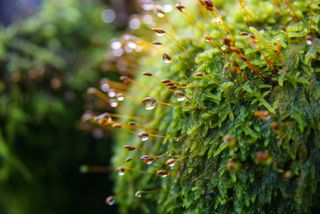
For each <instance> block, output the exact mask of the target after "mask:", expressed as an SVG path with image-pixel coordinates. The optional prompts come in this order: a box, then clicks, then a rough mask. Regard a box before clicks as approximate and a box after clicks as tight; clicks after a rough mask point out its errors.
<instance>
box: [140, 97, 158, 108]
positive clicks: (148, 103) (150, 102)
mask: <svg viewBox="0 0 320 214" xmlns="http://www.w3.org/2000/svg"><path fill="white" fill-rule="evenodd" d="M142 104H143V106H144V108H145V109H146V110H148V111H150V110H153V109H155V108H156V107H157V101H156V100H155V99H153V98H151V97H146V98H144V99H143V100H142Z"/></svg>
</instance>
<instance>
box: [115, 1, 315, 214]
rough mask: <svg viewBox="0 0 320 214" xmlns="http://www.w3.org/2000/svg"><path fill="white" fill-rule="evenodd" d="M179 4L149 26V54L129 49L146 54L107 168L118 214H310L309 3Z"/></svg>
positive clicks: (312, 154)
mask: <svg viewBox="0 0 320 214" xmlns="http://www.w3.org/2000/svg"><path fill="white" fill-rule="evenodd" d="M183 2H184V3H183V4H180V5H177V8H178V9H179V10H180V11H179V10H177V9H176V8H175V11H173V12H172V13H170V14H165V17H164V18H157V17H154V19H157V26H156V27H159V29H153V30H154V31H155V32H156V33H157V34H160V35H161V34H162V36H163V37H160V38H159V37H156V36H155V37H154V38H153V39H156V40H157V41H160V42H162V44H163V45H162V46H161V47H160V48H158V49H157V48H155V47H154V48H151V49H149V46H150V45H149V44H150V43H147V42H151V41H153V39H151V38H150V37H149V36H145V37H143V38H142V39H144V41H140V44H144V48H145V50H146V52H147V53H148V54H147V55H146V56H144V57H142V58H141V59H140V61H139V62H140V66H139V68H138V69H136V73H135V74H136V76H137V77H136V80H137V81H138V82H139V84H138V83H133V84H132V85H131V88H130V90H129V92H128V93H129V96H130V99H129V98H128V99H126V101H125V102H124V104H123V105H122V106H121V110H120V114H121V115H123V116H124V115H126V116H131V117H134V118H133V119H134V120H135V122H136V125H133V126H131V127H129V128H128V127H127V125H124V124H127V123H128V122H129V121H131V119H132V118H130V120H128V119H122V120H121V123H122V124H123V125H122V127H123V129H120V131H119V133H118V140H117V144H116V146H115V156H114V159H113V164H114V167H115V168H117V167H122V168H117V169H116V171H118V172H121V173H119V174H123V172H124V175H123V176H118V175H115V180H116V186H115V193H116V194H115V198H116V201H117V203H119V206H120V210H121V212H122V213H132V212H133V211H136V212H137V211H140V212H143V213H216V212H217V213H315V211H316V210H318V209H319V208H320V207H319V203H318V201H319V200H320V190H319V184H320V179H319V178H320V125H319V124H320V67H319V64H320V61H319V54H320V40H319V36H320V35H319V33H320V32H319V20H320V7H319V6H320V5H319V4H318V3H317V2H316V1H309V0H307V1H306V0H294V1H286V0H285V1H281V0H279V1H278V0H268V1H267V0H265V1H258V0H246V1H235V0H228V1H227V0H219V1H218V0H217V1H213V2H214V4H213V2H211V1H210V0H201V1H183ZM174 3H176V2H174ZM184 7H185V8H184ZM159 10H160V9H159ZM160 12H161V10H160ZM157 13H158V15H159V11H157ZM160 16H161V14H160ZM168 20H170V21H169V22H168ZM149 31H151V29H150V30H149ZM140 34H141V33H140ZM151 50H153V52H152V51H151ZM155 51H156V52H155ZM164 53H166V54H167V55H164V56H163V58H164V61H165V62H167V63H168V64H167V63H164V62H163V61H162V60H161V57H162V54H164ZM129 60H130V59H129ZM144 72H150V73H144ZM143 73H144V75H142V74H143ZM154 77H155V78H154ZM157 79H160V80H169V83H172V84H167V85H165V84H164V83H161V82H160V81H159V80H157ZM167 83H168V81H167ZM172 86H173V87H172ZM169 87H171V90H170V89H169ZM177 91H179V92H178V93H177ZM146 97H149V98H147V99H144V98H146ZM132 98H134V99H132ZM177 98H181V99H179V100H180V101H178V100H177ZM183 98H185V99H183ZM142 100H144V102H146V104H147V105H149V109H152V110H149V111H148V110H146V109H145V108H144V106H143V105H142ZM155 103H156V104H157V106H155ZM169 105H171V106H169ZM172 105H176V106H172ZM153 107H154V108H153ZM145 118H147V121H146V120H143V119H145ZM127 129H130V130H131V131H128V130H127ZM132 130H134V131H133V132H132ZM141 131H143V132H146V133H147V134H146V133H144V134H142V135H143V136H144V137H145V139H146V138H148V140H146V141H144V140H145V139H143V140H141V139H139V137H138V133H139V132H140V136H141ZM125 145H129V146H132V147H133V148H132V149H131V151H126V149H124V148H123V147H124V146H125ZM126 148H127V150H129V149H128V147H126ZM142 155H150V156H148V157H145V156H144V157H142ZM128 157H130V158H132V159H131V161H128V160H127V161H125V160H126V158H128ZM140 159H142V160H140ZM168 159H173V160H170V161H171V163H168V162H167V161H168ZM146 162H148V163H150V162H152V163H151V164H146ZM173 163H175V166H174V167H173V168H171V167H169V165H174V164H173ZM159 170H162V171H159ZM165 175H168V176H167V177H165ZM162 177H165V178H162Z"/></svg>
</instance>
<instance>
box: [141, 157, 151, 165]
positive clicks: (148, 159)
mask: <svg viewBox="0 0 320 214" xmlns="http://www.w3.org/2000/svg"><path fill="white" fill-rule="evenodd" d="M140 160H142V161H143V162H144V163H146V164H148V165H150V164H152V163H153V162H154V157H152V156H151V155H142V156H141V157H140Z"/></svg>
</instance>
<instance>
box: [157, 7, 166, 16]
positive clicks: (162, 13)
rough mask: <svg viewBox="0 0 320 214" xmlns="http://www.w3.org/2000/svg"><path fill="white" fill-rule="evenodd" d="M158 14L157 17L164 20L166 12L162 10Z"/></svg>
mask: <svg viewBox="0 0 320 214" xmlns="http://www.w3.org/2000/svg"><path fill="white" fill-rule="evenodd" d="M156 12H157V16H158V17H159V18H163V17H164V15H165V12H164V11H163V10H161V9H157V10H156Z"/></svg>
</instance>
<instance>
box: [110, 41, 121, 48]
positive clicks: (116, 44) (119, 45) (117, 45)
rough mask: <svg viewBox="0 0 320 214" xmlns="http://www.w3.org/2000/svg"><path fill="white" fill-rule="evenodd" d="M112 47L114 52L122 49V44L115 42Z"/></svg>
mask: <svg viewBox="0 0 320 214" xmlns="http://www.w3.org/2000/svg"><path fill="white" fill-rule="evenodd" d="M110 46H111V48H112V49H113V50H117V49H120V48H121V46H122V44H121V42H120V41H113V42H111V45H110Z"/></svg>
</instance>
